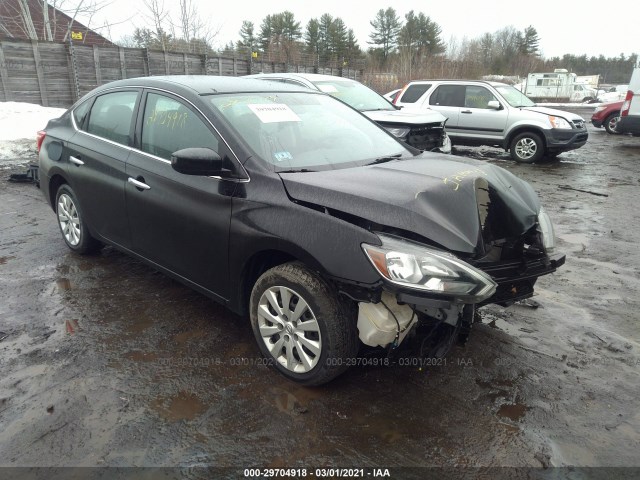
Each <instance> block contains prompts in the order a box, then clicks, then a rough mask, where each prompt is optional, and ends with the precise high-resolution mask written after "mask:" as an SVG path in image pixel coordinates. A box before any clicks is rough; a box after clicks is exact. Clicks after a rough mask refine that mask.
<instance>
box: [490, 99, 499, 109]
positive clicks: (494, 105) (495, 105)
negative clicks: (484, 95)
mask: <svg viewBox="0 0 640 480" xmlns="http://www.w3.org/2000/svg"><path fill="white" fill-rule="evenodd" d="M487 108H492V109H493V110H502V105H500V102H499V101H497V100H489V101H488V102H487Z"/></svg>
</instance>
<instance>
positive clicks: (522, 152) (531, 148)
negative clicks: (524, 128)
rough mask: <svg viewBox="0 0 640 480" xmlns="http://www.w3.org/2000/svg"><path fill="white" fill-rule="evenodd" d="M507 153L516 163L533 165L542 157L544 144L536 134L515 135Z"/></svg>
mask: <svg viewBox="0 0 640 480" xmlns="http://www.w3.org/2000/svg"><path fill="white" fill-rule="evenodd" d="M509 151H510V153H511V158H513V159H514V160H515V161H516V162H518V163H534V162H536V161H538V160H539V159H540V158H542V156H543V155H544V143H543V141H542V139H541V138H540V136H539V135H538V134H536V133H532V132H525V133H521V134H519V135H516V137H515V138H514V139H513V140H512V141H511V146H510V147H509Z"/></svg>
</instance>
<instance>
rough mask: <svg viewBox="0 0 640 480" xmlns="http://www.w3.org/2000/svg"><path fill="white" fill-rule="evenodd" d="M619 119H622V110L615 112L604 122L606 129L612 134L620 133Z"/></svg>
mask: <svg viewBox="0 0 640 480" xmlns="http://www.w3.org/2000/svg"><path fill="white" fill-rule="evenodd" d="M619 121H620V112H613V113H612V114H610V115H609V116H608V117H607V118H606V119H605V121H604V122H603V125H604V129H605V130H606V131H607V133H610V134H612V135H617V134H618V133H620V132H618V130H617V128H618V122H619Z"/></svg>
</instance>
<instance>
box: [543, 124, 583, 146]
mask: <svg viewBox="0 0 640 480" xmlns="http://www.w3.org/2000/svg"><path fill="white" fill-rule="evenodd" d="M543 132H544V136H545V140H546V144H547V149H549V150H550V151H553V152H566V151H567V150H575V149H576V148H580V147H582V146H583V145H584V144H585V143H587V140H588V139H589V134H588V133H587V129H586V128H582V129H572V130H561V129H557V128H552V129H549V130H543Z"/></svg>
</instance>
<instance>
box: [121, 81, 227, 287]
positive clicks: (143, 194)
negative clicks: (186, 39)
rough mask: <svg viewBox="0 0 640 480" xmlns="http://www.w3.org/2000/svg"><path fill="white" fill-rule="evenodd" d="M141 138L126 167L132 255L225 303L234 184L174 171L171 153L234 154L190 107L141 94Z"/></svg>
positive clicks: (173, 99)
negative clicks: (206, 151)
mask: <svg viewBox="0 0 640 480" xmlns="http://www.w3.org/2000/svg"><path fill="white" fill-rule="evenodd" d="M137 129H138V130H137V131H138V134H137V137H138V138H139V139H140V143H139V145H137V147H138V148H139V149H140V150H139V151H138V150H137V149H136V150H133V151H132V153H131V155H130V156H129V160H128V163H127V172H126V173H127V183H126V187H125V192H126V204H127V216H128V219H129V225H130V229H131V237H132V244H133V251H134V252H136V253H138V254H139V255H142V256H143V257H145V258H146V259H148V260H150V261H152V262H154V263H156V264H158V265H160V266H162V267H165V268H167V269H168V270H170V271H172V272H173V273H175V274H178V275H180V276H181V277H183V278H185V279H188V280H190V281H191V282H194V283H196V284H197V285H199V286H201V287H204V288H206V289H207V290H209V291H210V292H213V293H215V294H217V295H219V296H220V298H221V299H226V298H229V289H228V288H229V287H228V277H229V275H228V274H229V271H228V259H227V257H228V247H229V244H228V242H229V224H230V219H231V198H232V195H233V193H234V190H235V187H236V185H237V184H236V183H234V182H232V181H228V180H221V179H217V178H213V177H204V176H191V175H184V174H181V173H178V172H176V171H175V170H173V169H172V168H171V162H170V159H171V154H172V153H173V152H175V151H177V150H181V149H183V148H188V147H207V148H211V149H212V150H214V151H216V152H218V154H219V155H220V156H221V157H222V158H225V157H228V158H231V155H232V154H231V152H230V151H229V149H228V147H227V146H226V144H225V143H224V142H223V141H222V139H221V138H220V137H219V135H218V134H217V133H216V132H215V131H214V130H213V129H212V128H211V125H209V124H208V122H207V121H206V120H205V119H204V117H202V115H201V114H200V113H199V112H198V111H197V110H196V109H194V108H193V107H192V106H191V105H190V104H189V103H188V102H186V101H184V100H183V99H180V98H178V97H174V96H172V95H170V94H168V93H164V92H157V91H153V90H145V93H144V95H143V105H142V107H141V116H140V118H139V119H138V123H137Z"/></svg>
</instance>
